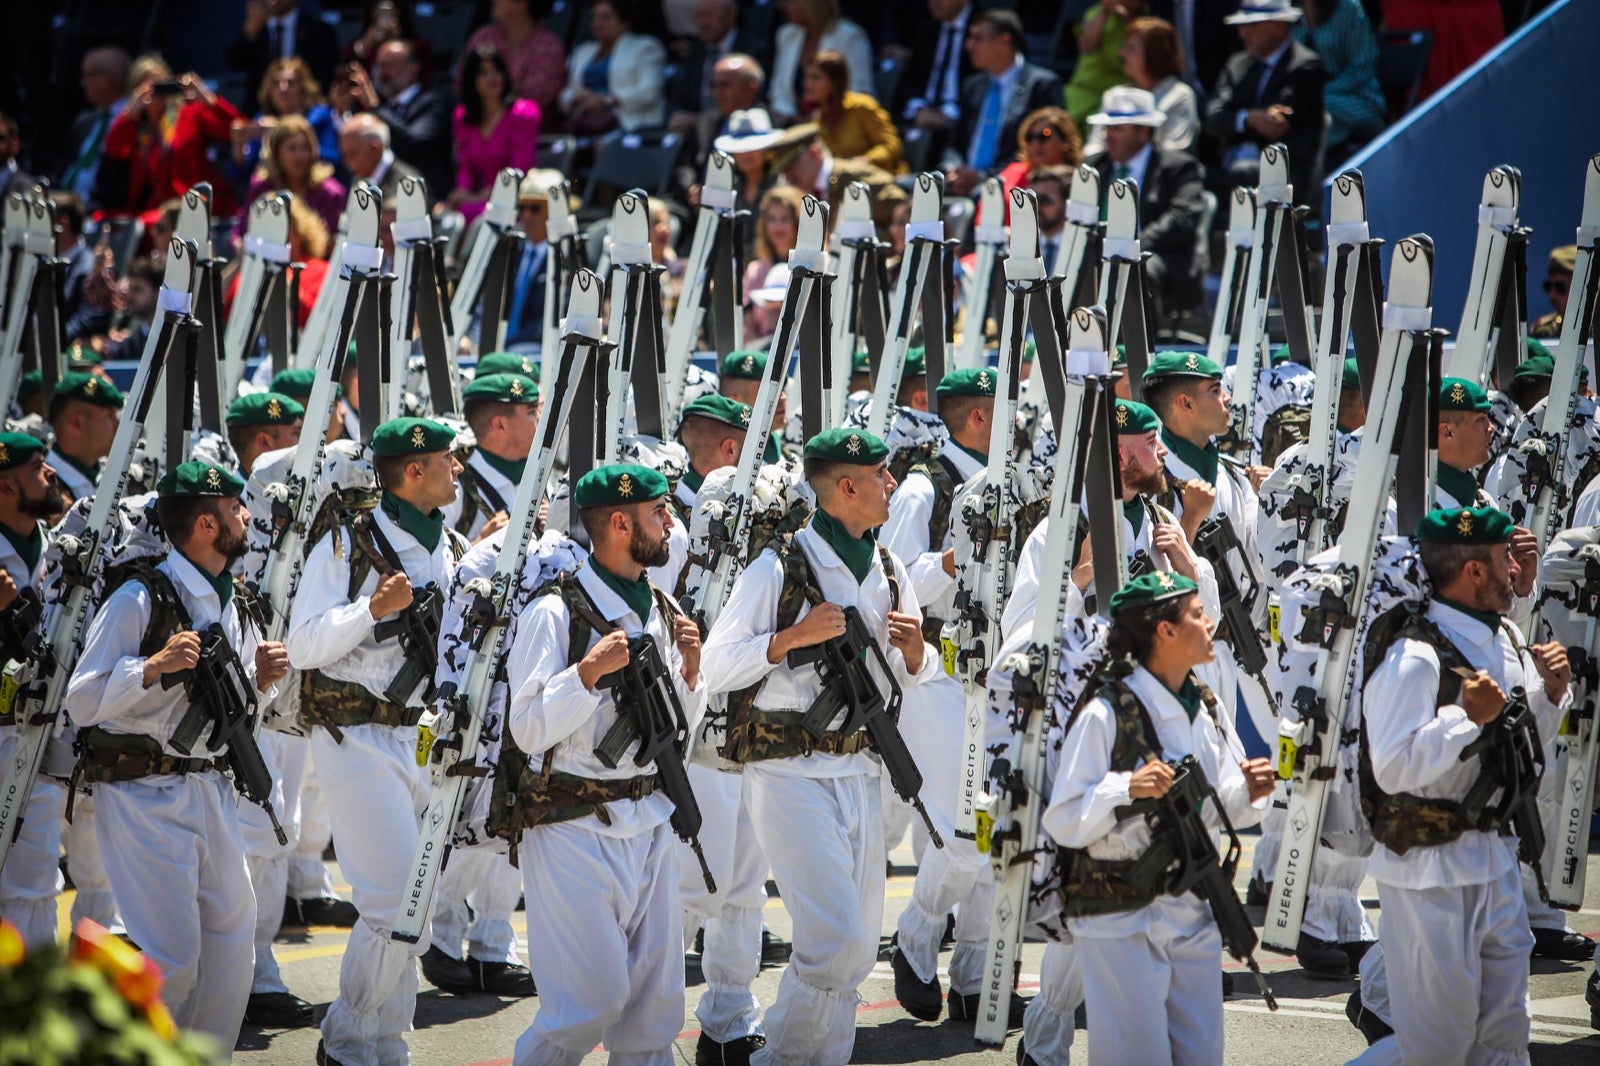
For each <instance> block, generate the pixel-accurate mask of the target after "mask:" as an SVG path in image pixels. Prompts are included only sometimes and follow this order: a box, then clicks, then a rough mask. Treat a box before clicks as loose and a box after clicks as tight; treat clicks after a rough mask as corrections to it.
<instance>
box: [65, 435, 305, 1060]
mask: <svg viewBox="0 0 1600 1066" xmlns="http://www.w3.org/2000/svg"><path fill="white" fill-rule="evenodd" d="M243 491H244V482H242V481H240V480H239V479H238V478H236V477H234V476H233V475H232V474H229V473H228V472H227V471H225V470H223V469H221V468H220V467H215V466H210V465H208V464H205V463H194V462H189V463H182V464H180V465H179V466H177V467H175V468H174V469H173V470H172V471H170V472H169V473H168V474H166V475H165V476H164V477H163V478H162V479H161V482H160V484H159V485H158V486H157V492H158V496H157V500H156V510H157V513H158V514H159V516H160V519H161V527H162V529H163V530H164V531H165V533H166V536H167V539H168V540H169V541H171V543H172V546H173V550H172V551H171V552H170V553H169V554H168V555H167V557H166V558H165V559H164V560H163V561H162V562H161V563H160V564H159V565H157V566H155V567H154V568H152V569H148V570H145V571H144V572H142V573H139V574H137V575H136V576H134V577H133V578H131V579H130V580H129V581H127V582H126V583H125V584H123V585H122V586H121V587H119V588H118V589H117V591H115V592H114V593H112V594H111V596H110V597H108V598H107V600H106V602H105V605H104V606H103V607H102V608H101V610H100V612H99V613H98V614H97V615H96V616H95V619H94V622H93V623H91V624H90V626H89V631H88V635H87V637H86V638H85V640H84V650H83V656H82V658H81V659H80V660H79V662H78V667H77V670H76V671H75V672H74V674H73V676H72V679H71V681H70V682H69V684H68V689H67V696H66V708H67V713H68V714H69V715H70V717H71V718H72V721H73V723H74V724H76V725H77V726H78V727H79V728H80V729H82V730H83V731H84V732H83V733H82V734H81V735H80V737H79V744H80V746H81V749H82V752H83V754H82V756H81V757H80V760H79V763H78V768H77V770H76V771H75V775H74V776H75V777H76V778H78V779H80V780H81V781H82V782H83V783H85V784H90V785H93V786H94V789H95V809H96V829H97V831H98V834H99V837H100V849H101V853H102V855H103V856H104V859H105V865H106V872H107V874H108V875H109V876H110V879H111V884H112V889H113V891H114V892H115V893H116V898H117V905H118V908H119V910H120V911H121V913H122V917H123V921H124V922H125V923H126V925H127V929H128V934H129V936H130V937H131V938H132V939H133V940H134V942H135V943H137V944H138V945H139V947H140V949H141V950H142V951H143V952H144V953H145V954H146V955H148V956H150V957H151V958H152V959H154V960H155V962H156V964H157V965H159V966H160V967H161V972H162V974H163V975H164V977H165V984H164V985H163V989H162V991H163V996H164V998H165V999H166V1000H167V1003H168V1005H169V1006H170V1007H171V1008H172V1013H173V1018H174V1020H175V1021H176V1022H177V1023H178V1025H180V1026H182V1027H184V1028H190V1029H198V1030H200V1031H202V1032H205V1033H209V1034H210V1035H212V1036H214V1037H215V1038H216V1039H217V1041H218V1042H219V1044H220V1045H221V1046H222V1047H223V1048H224V1049H228V1050H231V1049H232V1048H233V1045H234V1041H235V1039H236V1038H237V1037H238V1033H239V1023H240V1021H241V1019H242V1018H243V1016H244V1008H245V1001H246V998H247V997H248V995H249V991H250V980H251V965H250V959H251V955H252V947H251V940H252V935H253V932H254V926H255V906H256V900H255V894H254V893H253V892H252V891H251V888H250V879H249V875H248V872H247V870H246V867H245V856H244V849H243V843H242V840H241V838H240V834H239V822H238V810H237V807H238V799H237V797H236V796H235V795H234V787H233V785H231V784H230V783H229V781H228V779H227V778H226V777H224V776H223V775H222V774H221V773H220V772H219V763H218V756H220V755H222V754H223V752H222V751H221V750H216V749H213V748H211V747H210V742H209V740H208V739H206V738H207V735H208V734H209V730H202V731H201V734H200V736H201V739H199V740H197V741H196V742H195V744H194V746H193V748H192V749H191V750H190V751H188V752H184V751H181V750H179V749H178V748H176V747H175V746H174V744H173V737H174V734H175V733H176V732H178V731H179V729H180V725H181V723H183V721H184V720H185V718H186V717H187V716H188V715H190V714H192V713H196V712H200V713H204V712H205V711H206V710H211V711H215V710H216V709H215V708H207V709H201V708H197V707H194V706H193V705H192V704H191V703H190V700H189V697H188V695H187V694H186V691H185V689H184V687H183V686H181V685H179V686H174V687H168V685H166V684H164V683H163V680H164V679H165V678H166V677H167V676H168V675H174V674H181V673H182V672H183V671H187V670H192V669H194V668H195V667H196V664H197V663H198V662H199V660H200V656H201V650H202V647H201V640H202V637H201V633H202V632H203V631H205V630H207V629H208V628H211V627H212V626H213V625H214V624H216V625H220V627H221V632H222V634H223V636H224V638H225V640H226V643H227V645H228V647H229V648H231V649H234V650H236V652H237V654H238V657H239V660H240V663H241V666H242V670H243V672H244V675H245V676H246V678H247V679H248V681H249V683H250V684H253V685H254V686H255V687H256V688H257V689H258V690H259V691H261V692H262V693H265V694H267V695H269V696H270V695H271V694H272V692H273V689H274V686H275V685H276V684H277V682H278V681H279V680H280V679H281V678H282V677H283V676H284V674H286V673H287V672H288V657H287V655H286V654H285V652H284V649H283V647H282V645H280V644H275V643H266V642H262V641H259V639H258V636H257V632H256V629H255V628H254V625H253V624H252V625H251V626H248V627H247V626H246V624H245V621H244V618H243V616H242V612H241V608H240V605H239V603H238V601H237V599H236V597H235V595H234V591H235V590H234V580H233V578H232V576H231V575H230V574H229V572H228V568H229V566H230V565H231V564H232V563H233V562H234V561H235V560H237V559H239V558H242V557H243V555H244V552H245V548H246V543H247V542H246V535H245V534H246V526H247V522H248V515H247V512H246V510H245V507H244V504H243V503H242V502H241V501H240V499H239V496H240V494H241V493H242V492H243ZM246 728H248V727H246ZM244 739H246V740H248V739H249V738H248V734H247V735H246V737H245V738H244ZM239 742H240V741H239V740H238V739H237V738H236V739H234V740H231V741H229V743H239Z"/></svg>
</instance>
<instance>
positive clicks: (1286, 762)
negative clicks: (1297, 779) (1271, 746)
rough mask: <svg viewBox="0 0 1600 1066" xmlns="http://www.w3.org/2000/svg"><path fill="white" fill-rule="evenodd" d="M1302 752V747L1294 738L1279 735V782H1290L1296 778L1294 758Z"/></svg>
mask: <svg viewBox="0 0 1600 1066" xmlns="http://www.w3.org/2000/svg"><path fill="white" fill-rule="evenodd" d="M1299 750H1300V745H1298V744H1296V743H1295V742H1294V737H1286V736H1284V735H1283V734H1282V733H1279V734H1278V780H1279V781H1289V780H1292V779H1293V778H1294V757H1295V753H1297V752H1298V751H1299Z"/></svg>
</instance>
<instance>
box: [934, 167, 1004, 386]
mask: <svg viewBox="0 0 1600 1066" xmlns="http://www.w3.org/2000/svg"><path fill="white" fill-rule="evenodd" d="M979 203H980V204H981V205H982V208H983V212H982V213H983V221H982V222H980V223H978V227H977V231H976V232H975V233H974V234H973V240H974V241H975V243H976V245H977V257H976V260H975V262H974V263H973V267H972V273H971V274H970V275H968V277H967V279H966V321H965V323H964V325H963V326H962V331H961V344H960V346H959V347H958V348H957V349H956V358H955V365H954V366H952V367H951V368H950V369H952V370H961V369H965V368H967V367H975V366H983V365H984V362H985V360H984V334H985V333H986V332H987V330H988V326H989V318H990V316H991V315H992V316H994V317H997V318H998V317H999V316H1001V315H1002V314H1003V313H1004V312H1003V311H1002V310H1001V301H1002V300H1003V299H1004V294H1003V289H1001V288H1000V287H999V286H997V285H996V284H995V282H996V281H997V280H999V279H997V278H996V277H995V270H996V268H998V267H999V266H1000V264H1001V262H1002V261H1003V260H1004V258H1005V252H1006V248H1007V243H1008V238H1007V236H1006V223H1005V219H1006V192H1005V186H1004V185H1002V184H1001V183H1000V179H999V178H989V179H988V180H987V181H985V182H984V183H983V191H982V193H981V194H980V196H979ZM934 384H937V382H935V383H934Z"/></svg>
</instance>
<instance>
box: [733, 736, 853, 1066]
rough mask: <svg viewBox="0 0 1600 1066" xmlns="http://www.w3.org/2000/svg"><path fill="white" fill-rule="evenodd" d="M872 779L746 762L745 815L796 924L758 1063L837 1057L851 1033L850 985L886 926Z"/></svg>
mask: <svg viewBox="0 0 1600 1066" xmlns="http://www.w3.org/2000/svg"><path fill="white" fill-rule="evenodd" d="M878 788H879V786H878V778H877V777H876V776H868V775H866V774H854V775H851V776H848V777H827V778H812V777H798V776H794V775H792V774H787V773H781V772H774V771H773V770H769V769H767V768H766V767H765V766H763V765H762V764H760V763H755V764H751V765H749V766H746V767H745V799H746V801H747V802H748V804H749V809H750V820H751V822H752V823H754V825H755V829H756V836H757V838H758V839H760V841H761V846H762V848H763V849H764V850H765V851H766V853H767V857H768V859H769V860H770V861H771V863H772V874H773V877H774V878H775V879H776V880H777V882H778V890H779V891H780V892H781V893H782V895H783V902H784V906H785V907H786V908H787V909H788V911H789V917H790V918H791V920H792V921H793V923H794V951H793V953H792V954H791V955H790V957H789V966H788V968H787V969H786V970H785V971H784V973H783V977H782V979H781V980H780V981H779V984H778V994H777V997H776V998H775V999H774V1000H773V1003H772V1006H771V1007H769V1008H768V1009H767V1018H766V1028H767V1045H766V1047H764V1048H762V1049H761V1050H760V1051H758V1052H756V1053H755V1055H753V1056H752V1057H751V1062H752V1063H754V1064H755V1066H788V1064H791V1063H792V1064H796V1066H798V1064H801V1063H806V1064H810V1066H843V1064H844V1063H846V1062H849V1061H850V1053H851V1050H852V1049H853V1048H854V1047H855V1039H856V999H857V996H856V989H857V988H858V987H860V985H861V982H862V981H864V980H865V979H866V977H867V975H868V974H869V973H871V972H872V967H873V965H874V964H875V963H876V962H877V958H878V937H879V933H880V931H881V930H882V928H883V891H884V874H883V853H884V852H883V811H882V807H881V805H880V802H879V799H880V797H879V791H878Z"/></svg>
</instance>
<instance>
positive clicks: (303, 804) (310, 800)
mask: <svg viewBox="0 0 1600 1066" xmlns="http://www.w3.org/2000/svg"><path fill="white" fill-rule="evenodd" d="M290 739H296V738H290ZM299 739H300V743H302V744H304V745H305V747H306V764H305V776H304V778H303V779H302V780H301V782H300V791H299V795H298V796H297V798H296V801H297V802H298V803H299V806H298V808H297V810H298V811H299V813H298V814H297V815H296V816H295V820H296V821H297V822H298V823H299V825H300V838H299V841H298V843H296V845H295V849H294V854H293V855H291V856H290V857H289V895H291V896H293V897H294V898H295V899H332V898H333V897H334V895H335V893H334V891H333V877H332V876H331V875H330V874H329V873H328V864H327V863H326V862H324V861H323V858H322V854H323V852H325V851H327V850H328V843H329V842H330V841H332V840H333V823H332V822H331V821H329V819H328V804H327V801H326V800H324V798H323V795H322V786H321V784H319V782H318V778H317V760H316V756H315V755H313V754H312V744H311V738H310V737H304V738H299Z"/></svg>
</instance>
